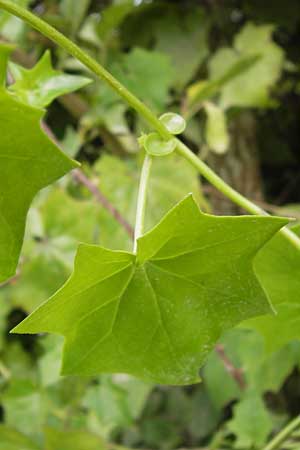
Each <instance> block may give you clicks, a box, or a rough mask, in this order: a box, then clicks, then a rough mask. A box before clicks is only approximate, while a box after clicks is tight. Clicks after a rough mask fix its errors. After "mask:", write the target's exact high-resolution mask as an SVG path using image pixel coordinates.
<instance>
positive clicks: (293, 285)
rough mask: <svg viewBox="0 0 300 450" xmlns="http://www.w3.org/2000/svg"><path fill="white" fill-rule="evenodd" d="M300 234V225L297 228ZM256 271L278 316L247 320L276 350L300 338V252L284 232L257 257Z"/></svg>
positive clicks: (247, 324) (270, 348)
mask: <svg viewBox="0 0 300 450" xmlns="http://www.w3.org/2000/svg"><path fill="white" fill-rule="evenodd" d="M295 231H296V232H297V233H298V232H299V228H298V226H297V228H296V229H295ZM255 272H256V273H257V276H258V278H259V280H260V282H261V284H262V285H263V287H264V288H265V290H266V292H267V293H268V295H269V297H270V299H271V301H272V303H273V305H274V307H275V309H276V313H277V314H276V315H275V316H272V317H271V316H265V317H261V318H256V319H252V320H250V321H247V322H246V323H245V324H244V325H245V326H246V327H250V328H255V329H256V330H258V331H259V332H260V333H261V334H262V335H263V336H264V338H265V343H266V348H267V350H269V351H274V350H277V349H279V348H281V347H282V346H283V345H285V344H286V343H288V342H289V341H291V340H293V339H300V315H299V313H300V251H299V250H298V249H297V248H296V247H295V246H294V245H292V244H291V243H290V242H288V241H287V240H286V239H285V238H284V237H283V236H282V235H280V234H278V235H276V236H274V238H272V239H271V240H270V242H268V243H267V245H266V246H265V247H264V248H263V249H262V250H261V251H260V252H259V253H258V255H257V257H256V258H255Z"/></svg>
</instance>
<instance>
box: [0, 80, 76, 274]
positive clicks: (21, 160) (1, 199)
mask: <svg viewBox="0 0 300 450" xmlns="http://www.w3.org/2000/svg"><path fill="white" fill-rule="evenodd" d="M0 103H1V108H0V134H1V143H0V161H1V164H0V281H2V280H5V279H7V278H9V277H10V276H12V275H13V274H14V273H15V270H16V266H17V263H18V259H19V254H20V251H21V246H22V242H23V235H24V228H25V220H26V215H27V212H28V209H29V206H30V203H31V201H32V199H33V197H34V196H35V194H36V193H37V192H38V191H39V190H40V189H42V188H43V187H45V186H47V185H49V184H51V183H53V182H54V181H55V180H57V179H58V178H60V177H62V176H63V175H65V174H66V173H67V172H68V171H69V170H71V169H72V168H74V167H76V165H77V164H76V163H75V162H74V161H72V160H70V159H69V158H68V157H66V156H65V155H64V154H63V153H62V152H61V151H60V150H59V149H58V148H57V147H56V146H55V145H54V144H53V143H52V142H51V141H50V139H49V138H48V137H47V136H46V135H45V134H44V133H43V132H42V130H41V128H40V124H39V123H40V121H41V119H42V117H43V111H42V110H40V109H37V108H32V107H30V106H27V105H25V104H23V103H21V102H20V101H18V100H17V99H16V98H15V97H14V96H13V95H12V94H10V93H8V92H7V91H6V90H5V89H4V88H2V89H1V90H0Z"/></svg>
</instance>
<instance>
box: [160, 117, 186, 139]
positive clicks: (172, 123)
mask: <svg viewBox="0 0 300 450" xmlns="http://www.w3.org/2000/svg"><path fill="white" fill-rule="evenodd" d="M159 120H160V121H161V122H162V123H163V124H164V126H165V127H166V128H167V129H168V131H169V132H170V133H171V134H180V133H183V131H184V130H185V127H186V123H185V120H184V118H183V117H182V116H180V115H179V114H175V113H165V114H163V115H162V116H160V118H159Z"/></svg>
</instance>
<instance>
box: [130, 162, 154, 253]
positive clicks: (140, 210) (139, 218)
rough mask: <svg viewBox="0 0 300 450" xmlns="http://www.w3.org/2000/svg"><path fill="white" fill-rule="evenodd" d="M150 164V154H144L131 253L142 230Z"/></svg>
mask: <svg viewBox="0 0 300 450" xmlns="http://www.w3.org/2000/svg"><path fill="white" fill-rule="evenodd" d="M151 166H152V156H150V155H147V154H146V156H145V159H144V163H143V168H142V172H141V178H140V185H139V193H138V199H137V206H136V218H135V229H134V243H133V253H136V252H137V240H138V238H139V237H140V236H142V234H143V232H144V223H145V213H146V202H147V187H148V184H149V179H150V171H151Z"/></svg>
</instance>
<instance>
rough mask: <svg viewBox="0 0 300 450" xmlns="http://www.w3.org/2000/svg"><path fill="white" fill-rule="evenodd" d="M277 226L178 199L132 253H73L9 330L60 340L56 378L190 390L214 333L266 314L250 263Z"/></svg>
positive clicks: (86, 248)
mask: <svg viewBox="0 0 300 450" xmlns="http://www.w3.org/2000/svg"><path fill="white" fill-rule="evenodd" d="M286 222H287V220H286V219H281V218H269V217H247V216H243V217H222V218H221V217H215V216H210V215H206V214H203V213H201V212H200V211H199V209H198V207H197V205H196V203H195V201H194V199H193V197H192V196H188V197H186V198H185V199H184V200H183V201H182V202H181V203H179V204H178V205H177V206H175V208H173V209H172V210H171V211H170V212H169V213H168V214H167V215H166V216H165V217H164V218H163V220H162V221H161V222H160V223H159V224H158V225H157V226H156V227H155V228H154V229H152V230H151V231H150V232H149V233H147V234H145V235H144V236H143V237H141V238H140V239H139V241H138V251H137V255H133V254H131V253H126V252H120V251H111V250H107V249H104V248H102V247H99V246H90V245H85V244H82V245H80V246H79V249H78V253H77V256H76V260H75V269H74V273H73V275H72V276H71V278H70V279H69V281H68V282H67V283H66V284H65V285H64V287H63V288H62V289H61V290H59V291H58V292H57V293H56V294H55V295H54V296H53V297H52V298H50V300H49V301H48V302H46V303H44V304H42V305H41V306H40V308H38V309H37V310H36V311H35V312H33V314H32V315H31V316H29V317H28V318H27V319H25V320H24V321H23V322H22V323H21V324H19V325H18V326H17V327H16V328H14V330H13V332H16V333H39V332H42V331H43V332H50V333H56V334H62V335H64V336H65V337H66V342H65V347H64V358H63V368H62V372H63V374H65V375H66V374H80V375H92V374H97V373H100V372H124V373H128V374H132V375H135V376H137V377H139V378H142V379H145V380H149V381H154V382H156V383H161V384H189V383H195V382H197V381H199V375H198V371H199V368H200V366H201V364H202V363H203V362H204V359H205V358H206V356H207V354H208V352H209V351H210V350H211V348H212V347H213V346H214V344H215V342H216V340H217V339H218V338H219V336H220V334H221V333H222V332H223V331H225V330H226V329H228V328H231V327H233V326H234V325H235V324H237V323H238V322H240V321H241V320H243V319H245V318H247V317H253V316H256V315H259V314H264V313H268V312H270V311H271V309H270V306H269V303H268V301H267V298H266V297H265V294H264V291H263V290H262V288H261V286H260V284H259V283H258V281H257V279H256V277H255V275H254V272H253V269H252V258H253V256H254V254H255V253H256V252H257V250H258V249H259V248H260V247H261V246H262V245H263V244H264V243H265V242H266V241H267V240H268V239H269V238H270V237H271V236H272V235H273V234H274V233H275V232H276V231H277V230H278V229H279V228H280V227H281V226H283V225H284V224H286Z"/></svg>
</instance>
